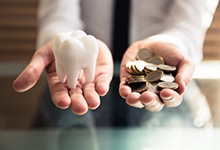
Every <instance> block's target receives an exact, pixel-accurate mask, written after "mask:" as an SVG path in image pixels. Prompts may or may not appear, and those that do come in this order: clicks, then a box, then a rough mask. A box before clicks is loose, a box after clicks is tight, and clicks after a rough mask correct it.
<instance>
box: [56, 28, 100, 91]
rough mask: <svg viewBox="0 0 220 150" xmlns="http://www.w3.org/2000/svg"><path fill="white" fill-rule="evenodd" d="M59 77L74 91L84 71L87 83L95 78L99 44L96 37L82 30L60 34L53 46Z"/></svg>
mask: <svg viewBox="0 0 220 150" xmlns="http://www.w3.org/2000/svg"><path fill="white" fill-rule="evenodd" d="M53 52H54V55H55V62H56V70H57V76H58V78H59V80H60V82H62V83H65V82H66V80H67V83H68V85H69V87H70V88H71V89H74V88H75V87H76V84H77V80H78V78H79V77H80V76H81V74H82V71H83V72H84V75H85V81H86V83H89V82H92V80H93V79H94V76H95V69H96V59H97V57H98V43H97V40H96V38H95V37H94V36H92V35H87V34H86V33H85V32H83V31H81V30H77V31H75V32H72V33H60V34H58V35H57V36H56V37H55V40H54V44H53Z"/></svg>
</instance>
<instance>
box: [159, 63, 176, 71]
mask: <svg viewBox="0 0 220 150" xmlns="http://www.w3.org/2000/svg"><path fill="white" fill-rule="evenodd" d="M157 67H158V68H159V69H161V70H163V71H166V72H172V71H175V70H176V67H175V66H170V65H166V64H159V65H158V66H157Z"/></svg>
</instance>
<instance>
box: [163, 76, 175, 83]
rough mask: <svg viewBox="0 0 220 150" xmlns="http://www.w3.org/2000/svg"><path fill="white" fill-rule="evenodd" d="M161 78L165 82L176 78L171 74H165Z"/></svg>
mask: <svg viewBox="0 0 220 150" xmlns="http://www.w3.org/2000/svg"><path fill="white" fill-rule="evenodd" d="M160 80H161V81H164V82H173V81H174V80H175V78H174V77H173V76H172V75H171V74H163V76H162V77H161V78H160Z"/></svg>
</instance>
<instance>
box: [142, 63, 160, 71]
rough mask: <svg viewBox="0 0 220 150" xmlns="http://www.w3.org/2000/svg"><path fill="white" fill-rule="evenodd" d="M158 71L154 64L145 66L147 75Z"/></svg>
mask: <svg viewBox="0 0 220 150" xmlns="http://www.w3.org/2000/svg"><path fill="white" fill-rule="evenodd" d="M156 70H157V65H155V64H152V63H146V64H145V66H144V71H145V72H146V73H149V72H151V71H156Z"/></svg>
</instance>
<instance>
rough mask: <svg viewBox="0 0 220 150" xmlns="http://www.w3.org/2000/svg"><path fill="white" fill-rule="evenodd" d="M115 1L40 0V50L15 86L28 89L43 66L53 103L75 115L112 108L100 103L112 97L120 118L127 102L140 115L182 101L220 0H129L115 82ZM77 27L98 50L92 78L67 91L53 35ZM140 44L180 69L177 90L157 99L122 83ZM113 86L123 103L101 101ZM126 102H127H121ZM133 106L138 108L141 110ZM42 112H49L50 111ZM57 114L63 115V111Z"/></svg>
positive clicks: (167, 92)
mask: <svg viewBox="0 0 220 150" xmlns="http://www.w3.org/2000/svg"><path fill="white" fill-rule="evenodd" d="M113 4H114V2H113V1H112V0H102V1H99V0H62V1H59V0H41V1H40V4H39V15H38V17H39V34H38V41H37V47H38V48H37V50H36V52H35V54H34V55H33V58H32V60H31V61H30V63H29V64H28V65H27V67H26V68H25V69H24V71H23V72H22V73H21V74H20V75H19V76H18V78H17V79H16V80H15V81H14V83H13V87H14V89H15V90H16V91H18V92H24V91H27V90H28V89H31V88H32V87H33V86H34V85H35V83H36V82H37V81H38V79H39V78H40V76H41V74H42V72H43V70H45V71H46V77H47V81H48V86H49V89H50V95H49V96H51V99H52V102H53V103H54V104H55V105H56V106H57V107H58V108H60V109H67V108H68V110H69V111H72V112H74V113H75V114H77V115H76V116H78V115H80V116H85V114H87V112H88V110H89V109H91V110H95V109H97V108H98V107H99V108H100V109H97V112H98V111H99V110H100V111H101V110H103V111H104V109H109V107H110V106H106V105H105V104H104V103H107V104H109V105H111V104H110V101H116V102H115V103H116V104H117V103H118V104H119V107H117V106H113V107H117V108H118V109H119V110H117V111H118V112H119V115H120V112H121V113H122V114H121V116H120V117H119V119H122V118H123V117H124V115H125V114H123V108H126V109H128V107H127V106H129V109H132V107H134V108H136V107H137V108H139V107H144V108H145V109H141V110H140V111H141V113H143V110H144V111H145V112H148V111H150V112H151V111H152V112H159V111H161V110H162V108H163V107H164V106H166V107H177V106H179V105H180V104H181V103H182V102H183V94H184V93H185V91H186V89H187V87H188V86H189V83H190V81H191V79H192V75H193V72H194V69H195V66H196V64H197V63H199V62H200V61H201V60H202V45H203V41H204V37H205V33H206V31H207V29H208V27H209V25H210V23H211V21H212V17H213V14H214V11H215V8H216V6H217V4H218V1H217V0H212V1H210V0H204V1H199V0H185V1H182V0H158V1H153V0H144V1H141V0H138V1H136V0H133V1H131V12H130V28H129V36H130V38H129V43H130V45H129V46H128V48H127V49H122V51H124V55H123V58H122V60H121V62H120V79H118V80H115V79H114V74H116V73H115V70H116V69H117V67H118V66H117V65H115V66H113V64H114V63H115V64H116V60H113V56H112V53H113V55H116V54H117V52H115V51H114V49H112V45H111V44H112V40H111V38H112V19H113V7H114V6H113ZM78 29H81V30H84V31H85V32H86V33H88V34H91V35H94V36H95V37H96V38H97V39H98V43H99V54H98V58H97V66H96V75H95V79H94V81H93V82H92V83H87V84H84V83H83V80H81V79H80V80H79V82H78V85H77V87H76V88H75V89H72V90H70V89H69V88H68V87H67V86H66V84H61V83H60V82H59V81H58V78H57V75H56V68H55V65H54V61H55V60H54V56H53V52H52V42H53V40H52V39H53V37H54V36H55V35H56V34H57V33H59V32H67V31H73V30H78ZM142 48H147V49H150V50H151V51H153V52H154V53H155V54H156V55H160V56H162V57H163V58H164V59H165V61H166V63H167V64H169V65H173V66H176V67H177V68H178V71H177V75H176V77H175V82H177V83H178V84H179V87H178V90H177V91H173V90H169V89H164V90H162V91H161V92H160V97H159V96H158V95H156V94H155V93H152V92H149V91H145V92H143V93H141V94H140V93H137V92H132V91H131V88H130V87H129V86H127V85H126V84H125V80H126V78H127V77H128V76H129V74H128V73H127V72H126V69H125V65H126V63H127V62H128V61H132V60H135V56H136V55H137V53H138V51H139V50H140V49H142ZM111 52H112V53H111ZM112 79H113V81H112ZM114 80H115V81H114ZM116 84H119V86H117V85H116ZM115 87H118V89H119V94H120V96H121V97H122V98H123V99H125V101H119V100H114V99H118V98H112V97H111V96H110V98H109V100H100V97H103V98H105V97H108V94H109V93H112V95H115V93H114V92H111V90H113V89H117V88H115ZM160 98H161V99H162V100H161V99H160ZM45 101H46V100H44V102H43V103H45ZM124 102H125V103H126V104H128V105H126V106H125V105H124ZM100 103H102V104H103V106H102V105H100ZM120 103H123V104H120ZM43 105H44V106H43V107H45V108H44V110H47V111H49V110H48V109H52V108H51V106H50V108H49V106H48V105H47V104H43ZM104 106H105V107H104ZM111 106H112V105H111ZM130 106H131V107H130ZM136 110H138V111H139V109H135V111H136ZM146 110H148V111H146ZM114 111H115V109H114V108H113V111H108V112H107V113H100V114H98V115H102V119H103V118H104V117H103V114H105V115H106V116H108V115H109V114H108V113H109V112H114ZM61 112H62V113H64V112H65V111H61ZM46 114H47V115H48V112H47V113H46ZM51 114H52V113H51ZM131 114H132V113H131ZM72 115H74V114H72ZM48 116H50V115H48ZM56 116H59V115H58V114H56V115H54V117H51V116H50V117H48V119H52V118H56ZM61 116H63V117H64V116H65V113H64V114H63V115H61ZM57 118H58V117H57ZM60 118H62V117H60ZM134 118H138V116H136V117H134ZM49 122H52V121H49ZM103 122H104V121H103ZM133 122H134V121H133Z"/></svg>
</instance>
